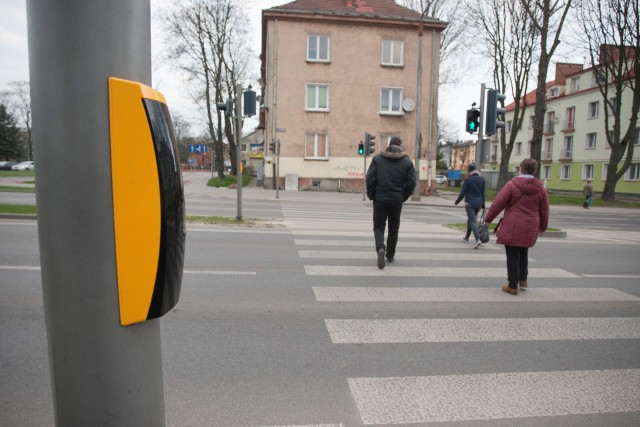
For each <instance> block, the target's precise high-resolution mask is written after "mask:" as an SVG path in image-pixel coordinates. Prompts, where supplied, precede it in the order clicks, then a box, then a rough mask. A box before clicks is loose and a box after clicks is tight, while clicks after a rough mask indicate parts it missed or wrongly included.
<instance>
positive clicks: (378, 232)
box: [367, 136, 416, 269]
mask: <svg viewBox="0 0 640 427" xmlns="http://www.w3.org/2000/svg"><path fill="white" fill-rule="evenodd" d="M415 187H416V171H415V168H414V167H413V162H412V161H411V159H409V156H408V155H407V154H406V153H405V151H404V149H403V148H402V140H401V139H400V138H399V137H397V136H394V137H393V138H391V140H390V141H389V147H387V149H386V151H384V152H382V153H380V154H378V155H377V156H375V157H374V158H373V160H372V161H371V166H369V170H368V171H367V196H369V200H373V235H374V237H375V239H376V253H377V254H378V268H380V269H382V268H384V266H385V255H386V258H387V261H389V262H393V257H394V256H395V253H396V244H397V243H398V230H399V229H400V213H401V212H402V204H403V203H404V202H405V201H406V200H407V199H409V197H410V196H411V194H412V193H413V190H414V188H415ZM387 219H388V220H389V233H388V236H387V245H386V247H385V245H384V229H385V226H386V223H387Z"/></svg>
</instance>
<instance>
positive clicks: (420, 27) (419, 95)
mask: <svg viewBox="0 0 640 427" xmlns="http://www.w3.org/2000/svg"><path fill="white" fill-rule="evenodd" d="M425 12H426V11H423V12H422V15H420V23H419V24H418V70H417V73H416V74H417V77H416V79H417V81H416V88H417V93H416V139H415V145H416V147H415V155H416V165H415V166H416V188H415V190H414V192H413V195H412V196H411V200H417V201H419V200H421V193H420V148H421V147H420V145H421V143H422V39H423V32H424V31H423V24H422V18H424V14H425Z"/></svg>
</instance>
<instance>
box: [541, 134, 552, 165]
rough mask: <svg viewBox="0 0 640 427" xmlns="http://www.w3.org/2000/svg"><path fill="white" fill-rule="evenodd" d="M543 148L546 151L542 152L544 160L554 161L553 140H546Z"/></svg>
mask: <svg viewBox="0 0 640 427" xmlns="http://www.w3.org/2000/svg"><path fill="white" fill-rule="evenodd" d="M543 148H544V149H543V150H542V153H541V156H542V160H552V159H553V138H545V139H544V147H543Z"/></svg>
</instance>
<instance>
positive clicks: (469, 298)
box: [312, 286, 640, 303]
mask: <svg viewBox="0 0 640 427" xmlns="http://www.w3.org/2000/svg"><path fill="white" fill-rule="evenodd" d="M312 289H313V293H314V294H315V296H316V301H323V302H325V301H327V302H328V301H331V302H510V303H513V302H556V301H571V302H582V301H632V302H637V301H640V297H637V296H635V295H631V294H628V293H626V292H622V291H620V290H618V289H614V288H538V287H532V289H530V290H528V291H526V292H520V293H519V294H518V298H513V297H512V296H511V295H507V294H506V293H504V292H502V291H501V290H500V289H499V288H498V287H492V288H450V287H442V288H425V287H347V286H345V287H334V286H323V287H320V286H314V287H313V288H312Z"/></svg>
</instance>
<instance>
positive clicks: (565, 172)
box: [560, 165, 571, 181]
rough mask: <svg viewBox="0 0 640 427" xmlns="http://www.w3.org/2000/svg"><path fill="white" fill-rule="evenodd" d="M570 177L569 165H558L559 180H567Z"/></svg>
mask: <svg viewBox="0 0 640 427" xmlns="http://www.w3.org/2000/svg"><path fill="white" fill-rule="evenodd" d="M570 179H571V165H560V180H561V181H568V180H570Z"/></svg>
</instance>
